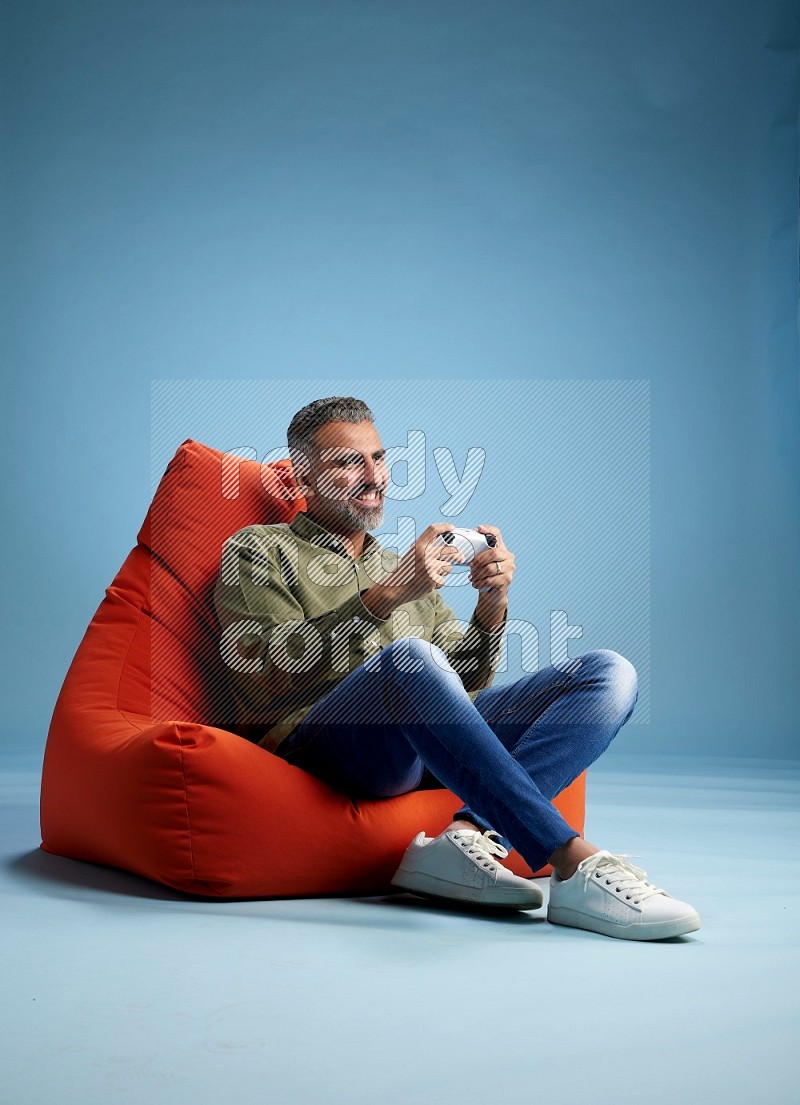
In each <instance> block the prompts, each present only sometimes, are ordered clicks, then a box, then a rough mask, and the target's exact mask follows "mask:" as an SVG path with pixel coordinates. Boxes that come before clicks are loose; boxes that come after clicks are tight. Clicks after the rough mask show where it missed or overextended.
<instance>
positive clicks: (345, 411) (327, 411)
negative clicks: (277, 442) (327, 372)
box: [286, 395, 375, 480]
mask: <svg viewBox="0 0 800 1105" xmlns="http://www.w3.org/2000/svg"><path fill="white" fill-rule="evenodd" d="M374 421H375V419H374V417H373V414H372V411H371V410H370V409H369V407H368V406H367V404H366V403H365V402H363V400H361V399H355V398H354V397H353V396H352V395H334V396H332V397H331V398H330V399H315V400H314V402H313V403H309V404H308V406H306V407H303V409H302V410H299V411H298V412H297V414H296V415H295V416H294V418H293V419H292V421H291V422H290V423H289V429H288V430H287V432H286V436H287V438H288V442H289V456H290V457H291V459H292V466H293V468H294V471H295V476H296V478H297V479H298V480H299V479H301V478H302V475H303V473H304V472H305V471H306V470H307V469H306V467H305V465H304V463H303V462H304V459H307V460H308V461H309V462H312V461H313V453H314V435H315V434H316V432H317V430H318V429H319V428H320V426H324V425H326V423H328V422H374Z"/></svg>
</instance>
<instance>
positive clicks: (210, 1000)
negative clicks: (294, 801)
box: [0, 754, 800, 1105]
mask: <svg viewBox="0 0 800 1105" xmlns="http://www.w3.org/2000/svg"><path fill="white" fill-rule="evenodd" d="M606 759H607V762H606V763H605V764H598V765H596V767H595V768H594V769H593V770H592V772H591V773H590V776H589V788H588V806H587V837H588V838H589V839H590V840H592V841H593V842H594V843H595V844H598V845H600V846H602V847H605V848H609V849H610V850H611V851H618V852H630V853H635V854H636V855H637V856H638V857H639V858H636V859H634V860H633V862H634V863H637V864H638V865H639V866H642V867H645V868H646V870H647V872H648V876H649V877H650V879H651V880H652V881H653V882H655V883H656V884H657V885H660V886H663V887H665V889H667V890H669V891H670V892H671V893H673V894H674V895H675V896H676V897H680V898H684V899H686V900H688V901H690V902H691V903H692V904H693V905H694V906H696V908H697V909H698V910H699V912H700V915H701V918H702V922H703V927H702V929H701V930H700V931H699V932H697V933H695V934H692V935H691V936H686V937H681V938H677V939H674V940H671V941H663V942H657V943H641V944H637V943H630V942H627V941H621V940H610V939H608V938H606V937H603V936H599V935H595V934H592V933H585V932H580V931H577V930H572V929H566V928H560V927H556V926H551V925H549V924H547V922H546V921H545V920H544V910H540V911H537V912H535V913H525V914H516V915H511V916H502V917H500V916H497V917H486V916H476V915H474V914H470V913H466V912H462V911H459V910H456V909H453V910H450V909H446V908H441V907H439V906H436V905H433V904H432V903H429V902H426V901H423V900H421V899H414V898H413V897H411V896H406V895H399V896H394V897H391V896H389V897H386V898H384V897H375V898H359V899H324V900H320V899H313V900H300V901H248V902H217V903H209V902H197V901H189V900H185V899H183V898H182V897H180V896H179V895H177V894H173V893H172V892H170V891H168V890H166V889H163V888H159V887H157V886H155V885H152V884H150V883H147V882H145V881H144V880H141V879H138V878H136V877H134V876H130V875H127V874H124V873H122V872H116V871H110V870H107V869H104V868H95V867H93V866H91V865H88V864H82V863H76V862H73V861H70V860H66V859H60V858H57V857H53V856H48V855H46V854H44V853H43V852H41V851H39V850H38V849H37V845H38V842H39V835H38V811H37V801H38V771H37V768H38V764H37V763H36V762H35V760H34V759H33V758H31V757H28V758H26V757H25V756H22V755H21V756H18V757H14V756H12V755H10V754H9V755H7V756H6V757H5V758H4V760H3V763H2V774H0V803H1V805H0V815H1V816H2V831H3V835H2V841H3V845H2V847H3V862H2V869H1V871H0V880H2V901H3V930H4V939H3V950H4V953H5V964H4V967H3V984H2V990H3V1002H2V1009H3V1013H2V1023H0V1040H2V1047H3V1052H4V1054H3V1068H2V1078H1V1079H0V1100H2V1101H3V1102H4V1103H8V1105H49V1103H51V1102H58V1103H59V1105H72V1103H74V1105H95V1103H97V1105H108V1103H109V1102H110V1101H122V1102H130V1103H135V1105H139V1103H142V1105H172V1103H173V1102H175V1103H178V1102H181V1103H182V1102H192V1103H193V1105H203V1103H206V1102H215V1103H216V1102H220V1101H233V1102H236V1103H237V1105H250V1103H251V1102H252V1103H254V1105H255V1103H258V1105H305V1103H312V1102H313V1103H314V1105H318V1103H329V1102H331V1103H338V1102H347V1103H348V1105H361V1103H364V1105H367V1103H369V1105H374V1103H375V1102H376V1101H377V1102H378V1103H379V1105H393V1103H394V1102H403V1105H412V1103H420V1105H423V1103H424V1105H434V1103H436V1105H438V1103H439V1102H446V1101H452V1102H453V1103H457V1105H496V1103H499V1102H517V1101H520V1102H539V1101H547V1102H548V1105H560V1103H562V1102H563V1103H564V1105H575V1103H577V1102H587V1103H591V1105H605V1103H611V1102H613V1103H614V1105H619V1103H620V1102H622V1101H644V1102H646V1103H647V1105H662V1103H664V1105H694V1103H698V1105H699V1103H701V1102H702V1103H703V1105H716V1103H717V1102H719V1103H720V1105H723V1103H724V1105H736V1103H738V1102H748V1103H749V1102H752V1101H754V1100H757V1101H758V1102H759V1103H760V1105H766V1103H773V1102H774V1103H776V1105H787V1103H791V1102H794V1101H797V1100H798V1099H799V1098H800V1093H799V1091H798V1078H797V1074H796V1053H797V1052H796V1049H797V1040H798V1024H799V1023H800V1022H799V1019H798V1010H799V1008H800V1001H799V1000H798V991H799V990H800V971H799V970H798V967H799V966H800V964H799V963H798V960H799V959H800V956H798V934H799V933H800V923H799V922H800V895H799V893H798V885H799V880H798V875H799V874H800V872H799V871H798V866H799V864H798V846H797V841H798V839H800V832H799V831H798V830H800V825H799V824H798V822H799V821H800V817H798V805H799V803H798V797H799V796H800V765H798V764H797V763H793V762H785V761H783V762H780V763H776V762H775V761H769V762H767V761H758V760H748V761H742V760H730V761H713V762H712V761H706V760H676V759H649V760H648V759H643V758H642V759H637V758H631V757H627V758H625V757H616V758H615V759H612V758H611V757H607V758H606ZM423 827H424V826H420V828H423ZM265 847H269V848H288V847H290V844H289V842H288V841H285V840H283V839H282V838H281V827H280V825H272V826H270V827H269V828H268V829H267V830H266V836H265ZM542 885H543V886H544V887H545V888H546V885H547V883H546V880H544V881H543V883H542Z"/></svg>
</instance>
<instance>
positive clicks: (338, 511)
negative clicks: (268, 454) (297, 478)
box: [304, 421, 389, 533]
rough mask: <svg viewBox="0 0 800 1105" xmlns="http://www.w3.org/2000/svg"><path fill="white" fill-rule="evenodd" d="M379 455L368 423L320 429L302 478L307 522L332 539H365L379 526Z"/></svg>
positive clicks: (383, 481) (382, 468)
mask: <svg viewBox="0 0 800 1105" xmlns="http://www.w3.org/2000/svg"><path fill="white" fill-rule="evenodd" d="M385 454H386V450H385V449H384V448H383V446H382V445H381V439H380V438H379V437H378V432H377V430H376V429H375V426H374V425H373V423H372V422H369V421H365V422H328V423H327V424H326V425H324V426H320V428H319V429H318V430H317V432H316V434H315V435H314V453H313V456H311V457H309V458H308V459H309V461H310V464H311V467H310V469H309V471H308V473H307V474H306V475H305V477H304V482H305V483H306V484H307V487H308V489H307V492H306V504H307V507H308V515H309V517H310V518H312V519H313V520H314V521H315V522H318V523H319V524H320V525H323V526H325V527H326V529H330V530H331V531H332V532H333V533H355V532H358V531H362V532H364V533H366V532H367V531H368V530H371V529H374V528H375V527H376V526H379V525H381V523H382V522H383V497H384V492H385V490H386V485H387V484H388V482H389V472H388V469H387V467H386V464H385V461H384V456H385Z"/></svg>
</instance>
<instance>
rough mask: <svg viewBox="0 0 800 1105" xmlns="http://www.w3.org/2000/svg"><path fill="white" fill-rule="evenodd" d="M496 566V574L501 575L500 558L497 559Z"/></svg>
mask: <svg viewBox="0 0 800 1105" xmlns="http://www.w3.org/2000/svg"><path fill="white" fill-rule="evenodd" d="M494 566H495V568H497V571H496V572H495V573H494V574H495V575H496V576H499V575H500V561H499V560H495V562H494Z"/></svg>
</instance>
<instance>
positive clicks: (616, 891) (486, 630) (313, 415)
mask: <svg viewBox="0 0 800 1105" xmlns="http://www.w3.org/2000/svg"><path fill="white" fill-rule="evenodd" d="M288 443H289V450H290V455H291V458H292V463H293V467H294V470H295V474H296V476H297V479H298V484H299V486H300V487H302V489H303V493H304V495H305V499H306V504H307V509H306V511H305V512H301V513H299V514H298V515H297V516H296V517H295V518H294V520H293V521H292V523H291V524H290V525H286V524H278V525H271V526H259V525H254V526H247V527H246V528H245V529H243V530H240V531H239V532H238V533H236V534H234V536H233V537H232V538H231V539H230V540H229V541H228V542H227V544H226V546H225V550H224V552H223V557H222V566H221V572H220V579H219V581H218V583H217V587H216V590H215V603H216V608H217V612H218V615H219V619H220V623H221V626H222V629H223V638H222V650H223V655H224V657H225V659H226V661H227V662H228V666H229V669H230V674H231V680H232V688H233V693H234V697H235V700H236V704H237V709H238V711H239V716H240V720H241V721H242V722H243V723H245V724H246V725H251V726H257V727H260V731H261V732H262V733H263V736H262V737H261V740H260V741H259V743H260V744H261V745H262V746H263V747H265V748H267V749H268V750H270V751H272V752H274V753H275V754H276V755H278V756H281V757H282V758H283V759H285V760H287V761H288V762H289V763H292V764H295V765H296V766H298V767H301V768H303V769H304V770H306V771H309V772H311V773H312V774H314V775H317V776H318V777H320V778H322V779H326V780H327V781H328V782H330V783H331V784H332V785H334V786H336V787H338V788H340V789H342V790H344V791H345V792H346V793H349V794H351V795H353V796H364V795H370V796H377V797H390V796H393V795H398V794H404V793H407V792H408V791H411V790H414V789H416V788H418V787H420V786H421V785H424V784H425V782H426V781H427V780H429V779H430V778H431V776H433V777H434V778H435V779H436V780H438V781H439V782H440V783H441V784H443V785H444V786H446V787H447V788H448V789H449V790H451V791H452V792H453V793H455V794H457V795H458V796H459V798H460V799H461V800H462V801H463V802H464V805H463V806H462V807H461V809H460V810H459V811H458V812H457V813H456V814H455V816H454V819H453V821H452V822H451V824H450V825H448V826H447V828H446V829H445V830H444V831H443V832H442V833H440V834H439V835H438V836H436V837H433V838H431V837H428V836H426V835H425V833H424V831H423V832H420V833H419V834H418V835H417V836H416V837H415V839H414V840H413V841H411V843H410V844H409V847H408V849H407V850H406V853H405V855H404V857H403V860H402V863H401V864H400V867H399V868H398V870H397V872H396V874H395V876H394V878H393V880H392V882H393V884H394V885H395V886H397V887H400V888H402V889H405V890H409V891H412V892H416V893H420V894H426V895H433V896H435V897H440V898H448V899H452V900H455V901H460V902H471V903H474V904H478V905H486V906H505V907H511V908H517V909H535V908H537V907H538V906H540V905H541V904H542V900H543V898H542V892H541V890H540V888H539V886H538V885H537V883H536V882H535V881H534V880H533V879H524V878H520V877H519V876H517V875H515V874H513V873H512V872H511V871H509V870H508V868H506V867H504V866H503V865H502V863H501V862H500V860H501V859H503V858H505V856H507V855H508V848H509V847H510V846H512V845H513V846H514V847H515V848H516V849H517V850H518V851H519V852H520V854H521V855H522V856H523V857H524V859H525V860H526V861H527V862H528V864H529V865H530V867H531V869H532V870H534V871H535V870H537V869H538V868H539V867H541V866H543V865H544V863H545V862H549V863H550V864H552V866H553V874H552V876H551V880H550V900H549V905H548V912H547V917H548V920H549V921H551V922H553V923H556V924H563V925H571V926H574V927H578V928H585V929H589V930H592V931H595V932H600V933H604V934H605V935H607V936H615V937H622V938H625V939H644V940H647V939H661V938H665V937H671V936H676V935H680V934H683V933H687V932H692V931H694V930H696V929H698V928H699V927H700V918H699V917H698V915H697V913H696V911H695V910H694V909H693V908H692V907H691V906H690V905H688V904H687V903H685V902H681V901H678V900H676V899H675V898H673V897H672V896H671V895H669V894H667V892H666V891H664V890H661V889H659V888H658V887H656V886H653V884H651V883H649V882H648V881H647V880H646V878H645V875H646V872H644V871H642V870H641V869H640V868H638V867H635V866H634V865H633V864H631V863H629V862H628V861H627V859H626V857H624V856H621V855H615V854H612V853H610V852H608V851H606V850H603V849H600V848H597V847H596V846H595V845H593V844H591V843H589V842H588V841H586V840H583V839H582V838H581V837H580V836H579V835H578V833H577V832H576V831H575V830H574V829H573V828H572V827H571V826H569V825H568V824H567V823H566V821H564V819H563V818H562V817H561V815H560V813H559V812H558V811H557V810H556V808H555V806H554V805H553V803H552V799H553V798H554V797H555V795H557V794H558V793H559V792H560V791H561V790H563V789H564V787H566V786H567V785H568V784H569V783H570V782H572V780H573V779H575V778H577V776H578V775H580V773H581V772H582V771H584V769H585V768H587V767H588V766H589V765H590V764H591V763H593V762H594V761H595V760H596V759H597V757H598V756H599V755H600V754H601V753H602V752H603V751H604V750H605V749H606V748H607V747H608V745H609V744H610V742H611V740H612V739H613V738H614V736H615V735H616V733H617V732H618V731H619V729H620V728H621V727H622V726H623V725H624V724H625V722H626V721H627V720H628V718H629V717H630V716H631V714H632V713H633V709H634V706H635V704H636V699H637V696H638V689H637V679H636V671H635V669H634V668H633V666H632V665H631V664H630V663H629V662H628V661H627V660H626V659H625V658H624V657H622V656H620V655H619V654H618V653H616V652H611V651H609V650H607V649H600V650H597V651H594V652H588V653H585V654H583V655H582V656H581V657H579V658H576V659H573V660H571V661H570V662H569V664H567V665H565V667H564V669H557V668H555V667H550V668H547V669H545V670H544V671H540V672H535V673H532V674H528V675H525V676H523V677H522V678H520V679H518V680H517V681H516V682H514V683H512V684H510V685H507V686H502V687H492V686H491V683H492V680H493V677H494V673H495V670H496V667H497V663H498V660H499V656H500V646H501V641H502V635H503V629H504V625H505V622H506V618H507V609H508V589H509V587H510V585H511V582H512V580H513V577H514V572H515V558H514V554H513V553H512V552H511V551H510V550H509V549H508V548H506V545H505V543H504V541H503V537H502V534H501V532H500V530H499V529H498V528H497V527H495V526H491V525H481V526H478V527H477V528H478V530H479V531H480V532H481V533H485V534H493V535H494V537H495V538H496V541H495V543H494V547H489V548H486V549H485V550H484V551H482V552H480V553H479V554H478V555H476V556H474V557H473V559H472V561H471V563H470V583H471V585H472V586H473V587H474V588H475V589H476V591H477V592H478V598H477V602H476V606H475V610H474V613H473V615H472V618H471V620H470V623H469V626H468V627H467V630H466V632H464V630H463V629H462V628H461V625H460V623H458V622H457V621H456V619H455V617H454V615H453V611H452V610H451V609H450V607H449V606H448V605H447V604H446V603H445V602H444V601H443V600H442V597H441V595H440V594H439V591H440V589H441V587H442V586H443V584H444V583H445V581H446V579H447V576H448V574H449V573H450V571H451V570H452V568H453V565H454V564H455V563H458V562H460V561H463V560H464V557H463V554H461V553H460V552H458V551H457V550H455V549H454V548H453V547H451V546H450V545H448V544H447V543H445V542H441V541H437V540H436V539H437V538H438V537H439V535H441V534H442V533H444V532H445V531H446V530H448V529H451V528H452V526H451V525H450V524H448V523H434V524H433V525H430V526H428V528H427V529H426V530H425V531H424V533H422V534H421V536H420V537H419V538H418V539H417V540H416V541H415V542H414V544H413V545H412V546H411V548H410V549H409V550H408V552H406V553H405V554H404V555H403V556H402V557H399V556H397V555H396V554H395V553H393V552H391V551H390V550H386V549H383V548H382V547H381V546H380V544H379V543H378V542H377V541H376V539H375V538H374V537H372V536H371V534H370V533H369V531H370V530H371V529H374V528H375V527H377V526H379V525H380V524H381V523H382V521H383V501H384V494H385V490H386V486H387V483H388V479H389V474H388V470H387V467H386V463H385V450H384V449H383V447H382V445H381V441H380V438H379V436H378V433H377V431H376V429H375V426H374V420H373V415H372V412H371V411H370V410H369V408H368V407H367V406H366V405H365V404H364V403H363V402H362V401H361V400H358V399H354V398H351V397H339V396H337V397H333V398H329V399H319V400H317V401H315V402H313V403H310V404H309V405H308V406H306V407H304V408H303V409H302V410H301V411H298V413H297V414H296V415H295V417H294V418H293V419H292V422H291V425H290V426H289V430H288ZM264 730H266V731H265V732H264Z"/></svg>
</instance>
